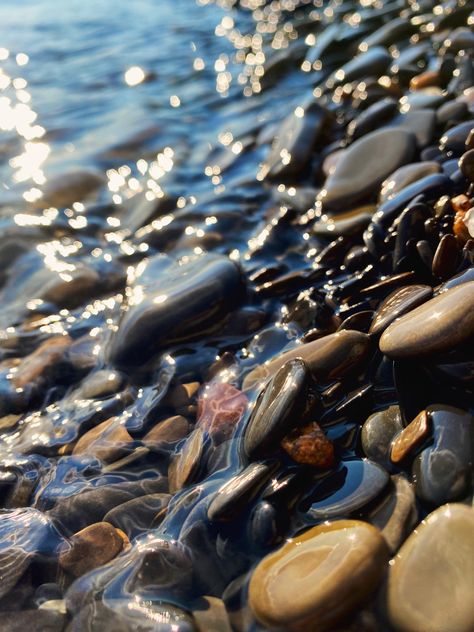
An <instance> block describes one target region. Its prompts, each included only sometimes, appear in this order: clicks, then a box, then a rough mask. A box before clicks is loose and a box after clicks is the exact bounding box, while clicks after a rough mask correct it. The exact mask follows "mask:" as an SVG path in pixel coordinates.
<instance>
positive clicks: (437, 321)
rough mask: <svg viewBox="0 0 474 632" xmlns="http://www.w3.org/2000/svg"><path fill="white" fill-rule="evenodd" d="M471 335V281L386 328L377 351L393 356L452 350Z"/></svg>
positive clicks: (473, 310)
mask: <svg viewBox="0 0 474 632" xmlns="http://www.w3.org/2000/svg"><path fill="white" fill-rule="evenodd" d="M473 336H474V281H471V282H469V283H464V284H463V285H459V286H458V287H454V288H452V289H450V290H447V291H446V292H443V293H442V294H440V295H439V296H436V297H435V298H433V299H431V300H430V301H428V302H427V303H424V304H423V305H420V306H419V307H417V308H416V309H414V310H413V311H411V312H409V313H408V314H405V315H404V316H402V317H401V318H400V319H399V320H397V321H395V322H394V323H392V324H391V325H390V327H388V329H386V331H385V332H384V333H383V335H382V337H381V339H380V350H381V351H382V353H385V354H386V355H387V356H389V357H390V358H393V359H399V358H411V357H416V356H417V357H422V356H427V355H433V354H436V353H442V352H445V351H450V350H451V349H455V348H456V347H458V346H459V345H461V344H463V343H464V342H467V341H468V340H470V339H472V337H473Z"/></svg>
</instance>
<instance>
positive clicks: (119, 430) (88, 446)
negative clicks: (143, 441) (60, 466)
mask: <svg viewBox="0 0 474 632" xmlns="http://www.w3.org/2000/svg"><path fill="white" fill-rule="evenodd" d="M132 441H133V439H132V437H131V436H130V435H129V433H128V432H127V430H126V428H125V426H124V424H123V423H121V422H120V420H118V419H114V418H112V419H107V420H106V421H103V422H102V423H100V424H99V425H98V426H96V427H95V428H92V429H91V430H88V431H87V432H86V433H85V434H83V435H82V437H81V438H80V439H79V440H78V442H77V443H76V445H75V446H74V448H73V451H72V453H73V454H74V455H78V454H88V455H92V456H95V457H97V458H98V459H100V460H101V461H104V462H105V463H110V462H111V461H115V460H116V459H119V458H120V457H121V456H123V455H124V454H126V453H127V451H128V447H129V445H130V443H131V442H132Z"/></svg>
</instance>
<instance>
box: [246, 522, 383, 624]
mask: <svg viewBox="0 0 474 632" xmlns="http://www.w3.org/2000/svg"><path fill="white" fill-rule="evenodd" d="M387 561H388V549H387V546H386V544H385V541H384V539H383V537H382V535H381V534H380V532H379V530H378V529H376V528H375V527H373V526H372V525H369V524H367V523H365V522H359V521H357V520H340V521H337V522H333V523H331V524H322V525H319V526H317V527H313V528H312V529H310V530H309V531H306V533H304V534H302V535H299V536H297V537H296V538H294V539H292V540H289V541H288V542H287V543H286V544H285V545H284V546H283V547H281V548H280V549H278V550H277V551H275V552H274V553H271V554H270V555H268V556H267V557H265V558H264V559H263V560H262V561H261V562H260V563H259V564H258V566H257V568H256V569H255V571H254V573H253V575H252V578H251V580H250V587H249V603H250V607H251V609H252V611H253V613H254V615H255V617H256V618H257V619H258V621H259V622H260V623H262V624H263V625H265V626H267V627H268V628H270V629H271V630H287V631H293V630H294V631H298V632H302V631H307V632H309V631H311V632H323V631H324V630H328V629H331V628H332V627H333V626H334V625H335V624H336V623H337V622H338V621H340V620H341V619H342V618H344V617H345V616H346V615H347V614H348V613H350V612H351V611H352V610H353V609H354V608H355V607H357V606H358V605H359V604H360V603H361V602H363V601H364V600H365V599H367V598H368V597H369V596H370V594H371V593H372V591H373V590H374V589H375V587H376V586H377V584H378V582H379V580H380V579H381V577H382V574H383V572H384V569H385V565H386V562H387Z"/></svg>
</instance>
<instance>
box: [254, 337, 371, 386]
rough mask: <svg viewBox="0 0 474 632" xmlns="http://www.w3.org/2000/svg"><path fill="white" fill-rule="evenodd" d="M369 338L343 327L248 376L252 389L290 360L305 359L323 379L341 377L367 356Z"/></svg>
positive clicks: (316, 375)
mask: <svg viewBox="0 0 474 632" xmlns="http://www.w3.org/2000/svg"><path fill="white" fill-rule="evenodd" d="M369 348H370V338H369V337H368V336H367V335H366V334H363V333H361V332H360V331H351V330H343V331H338V332H337V333H335V334H329V335H327V336H323V337H322V338H318V339H317V340H313V341H311V342H308V343H306V344H303V345H299V346H298V347H295V348H294V349H290V350H289V351H285V352H284V353H282V354H281V355H279V356H277V357H276V358H272V359H270V360H268V361H267V362H265V364H263V365H261V366H258V367H257V368H256V369H254V370H253V371H251V372H250V373H248V375H246V376H245V379H244V383H243V386H244V388H251V387H252V386H254V385H255V384H256V383H258V382H259V381H261V382H263V381H264V380H266V379H267V378H268V377H270V376H272V375H274V374H275V373H276V372H277V371H278V370H279V369H280V368H281V367H282V366H283V365H284V364H285V362H288V360H293V359H295V358H302V359H303V360H304V362H305V364H306V365H307V367H308V369H309V370H310V371H311V373H312V375H313V376H314V377H315V378H317V379H321V380H330V379H338V378H340V377H342V376H343V375H344V374H345V373H347V372H349V371H350V370H351V369H353V368H355V367H356V366H357V365H358V364H359V363H360V362H361V361H362V360H363V359H364V358H365V356H366V355H367V353H368V351H369Z"/></svg>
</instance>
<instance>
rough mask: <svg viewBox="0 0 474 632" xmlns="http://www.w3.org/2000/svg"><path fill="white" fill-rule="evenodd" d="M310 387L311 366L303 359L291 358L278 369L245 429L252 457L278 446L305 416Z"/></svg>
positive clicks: (247, 447)
mask: <svg viewBox="0 0 474 632" xmlns="http://www.w3.org/2000/svg"><path fill="white" fill-rule="evenodd" d="M308 387H309V374H308V369H307V368H306V365H305V363H304V362H303V361H302V360H300V359H294V360H290V361H289V362H286V364H285V365H284V366H282V367H281V368H280V369H279V370H278V372H277V373H276V375H275V376H274V377H273V378H272V379H271V380H270V381H269V383H268V384H267V385H266V387H265V388H264V390H263V391H262V393H261V394H260V397H259V399H258V400H257V403H256V405H255V408H254V409H253V412H252V415H251V417H250V420H249V423H248V425H247V427H246V429H245V435H244V450H245V453H246V454H247V456H248V457H250V458H255V457H258V456H265V455H267V454H269V453H271V452H272V451H274V450H276V449H278V446H279V443H280V441H281V440H282V439H283V437H284V436H285V435H286V434H287V433H288V432H289V431H290V430H292V428H294V427H295V426H297V425H298V424H299V423H300V422H301V420H302V419H301V418H302V415H303V412H304V409H305V407H306V400H307V395H308Z"/></svg>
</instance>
